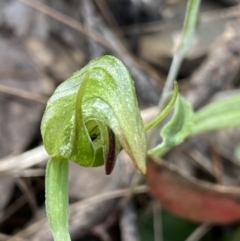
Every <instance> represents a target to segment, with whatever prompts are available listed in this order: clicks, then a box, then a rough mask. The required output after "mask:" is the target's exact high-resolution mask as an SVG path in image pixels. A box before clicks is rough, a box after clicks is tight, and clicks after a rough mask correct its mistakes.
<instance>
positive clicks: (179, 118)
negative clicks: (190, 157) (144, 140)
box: [148, 96, 193, 155]
mask: <svg viewBox="0 0 240 241" xmlns="http://www.w3.org/2000/svg"><path fill="white" fill-rule="evenodd" d="M192 125H193V111H192V106H191V104H190V103H189V102H188V101H187V100H185V99H184V98H183V97H182V96H178V99H177V102H176V106H175V111H174V114H173V117H172V119H171V120H170V121H169V122H168V123H167V124H166V125H165V126H164V127H163V128H162V130H161V133H160V134H161V136H162V139H163V141H162V143H161V144H160V145H158V146H156V147H155V148H153V149H151V150H149V151H148V154H154V155H163V154H165V153H166V152H167V151H168V150H169V149H171V148H172V147H174V146H176V145H179V144H181V143H182V142H183V141H184V139H185V138H186V137H187V136H189V135H190V134H191V132H192Z"/></svg>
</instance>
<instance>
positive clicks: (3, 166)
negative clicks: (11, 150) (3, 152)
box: [0, 146, 49, 173]
mask: <svg viewBox="0 0 240 241" xmlns="http://www.w3.org/2000/svg"><path fill="white" fill-rule="evenodd" d="M48 157H49V156H48V154H47V152H46V151H45V148H44V147H43V146H39V147H36V148H34V149H32V150H30V151H27V152H24V153H22V154H20V155H18V156H14V157H8V158H4V159H2V160H0V173H1V172H12V171H13V172H14V170H15V171H16V169H18V170H21V169H25V168H28V167H31V166H34V165H36V164H39V163H42V162H44V161H46V160H47V159H48Z"/></svg>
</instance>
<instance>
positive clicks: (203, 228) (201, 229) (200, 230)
mask: <svg viewBox="0 0 240 241" xmlns="http://www.w3.org/2000/svg"><path fill="white" fill-rule="evenodd" d="M211 227H212V226H211V225H210V224H208V223H203V224H201V225H200V226H198V227H197V228H196V229H195V231H193V233H191V234H190V236H189V237H188V238H187V239H186V240H185V241H198V240H200V239H201V238H202V237H203V236H204V235H205V234H206V233H207V232H208V231H209V230H210V229H211Z"/></svg>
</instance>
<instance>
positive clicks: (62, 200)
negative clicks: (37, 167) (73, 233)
mask: <svg viewBox="0 0 240 241" xmlns="http://www.w3.org/2000/svg"><path fill="white" fill-rule="evenodd" d="M45 183H46V212H47V217H48V220H49V224H50V227H51V230H52V233H53V237H54V241H71V239H70V236H69V232H68V160H66V159H64V158H61V157H51V158H50V160H49V161H48V164H47V170H46V181H45Z"/></svg>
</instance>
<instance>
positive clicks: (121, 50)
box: [18, 0, 161, 84]
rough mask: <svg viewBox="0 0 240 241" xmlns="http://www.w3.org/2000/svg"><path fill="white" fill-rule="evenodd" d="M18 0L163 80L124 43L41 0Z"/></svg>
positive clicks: (159, 80)
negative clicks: (87, 26) (84, 24)
mask: <svg viewBox="0 0 240 241" xmlns="http://www.w3.org/2000/svg"><path fill="white" fill-rule="evenodd" d="M18 1H19V2H21V3H23V4H25V5H27V6H29V7H31V8H33V9H35V10H37V11H39V12H42V13H44V14H46V15H47V16H50V17H52V18H54V19H56V20H58V21H59V22H61V23H64V24H66V25H68V26H70V27H71V28H73V29H75V30H77V31H79V32H81V33H83V34H84V35H86V36H88V37H89V38H91V39H93V40H95V41H96V42H98V43H100V44H102V45H103V46H105V47H106V48H107V49H110V50H112V51H114V52H115V53H118V54H119V55H122V54H124V55H126V56H128V58H130V59H131V61H133V63H134V64H135V65H136V66H138V65H140V66H141V67H142V68H143V69H144V70H145V71H146V72H147V73H148V74H149V76H151V77H152V78H153V79H154V80H155V81H158V82H161V79H160V78H159V76H158V74H157V73H156V71H155V70H154V69H153V68H152V67H151V66H150V65H148V64H147V63H146V62H143V61H142V60H140V59H138V60H136V58H135V57H134V56H133V55H132V54H131V53H130V52H129V51H128V50H127V49H126V48H125V47H124V46H123V45H122V44H120V43H119V44H118V46H117V47H116V46H115V45H114V44H113V43H111V42H110V41H108V40H107V39H106V38H104V36H103V35H101V34H99V33H98V32H96V31H94V30H92V29H89V28H86V27H84V26H83V25H82V24H81V23H80V22H78V21H77V20H75V19H73V18H71V17H69V16H67V15H65V14H62V13H60V12H58V11H56V10H54V9H53V8H50V7H48V6H47V5H45V4H43V3H41V2H38V1H32V0H18ZM153 84H154V83H153Z"/></svg>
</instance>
